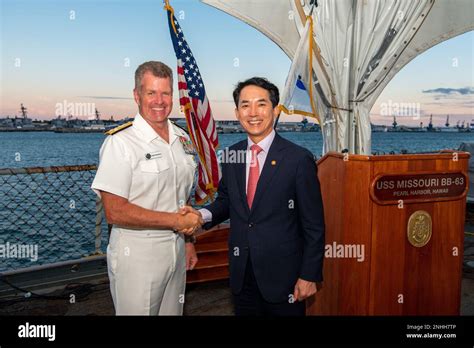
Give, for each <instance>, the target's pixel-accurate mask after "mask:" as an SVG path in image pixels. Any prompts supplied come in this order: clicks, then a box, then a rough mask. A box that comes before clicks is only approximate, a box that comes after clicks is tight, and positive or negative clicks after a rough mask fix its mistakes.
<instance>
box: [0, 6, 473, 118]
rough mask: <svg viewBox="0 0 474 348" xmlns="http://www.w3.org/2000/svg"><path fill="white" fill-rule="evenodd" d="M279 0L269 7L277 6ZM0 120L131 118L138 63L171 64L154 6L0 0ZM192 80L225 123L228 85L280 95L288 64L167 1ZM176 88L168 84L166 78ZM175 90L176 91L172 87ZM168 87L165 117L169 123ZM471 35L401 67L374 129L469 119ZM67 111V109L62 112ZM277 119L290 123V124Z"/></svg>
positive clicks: (226, 25) (247, 37) (264, 45)
mask: <svg viewBox="0 0 474 348" xmlns="http://www.w3.org/2000/svg"><path fill="white" fill-rule="evenodd" d="M277 1H279V0H277ZM0 3H1V6H0V19H1V24H0V37H1V43H0V45H1V46H0V51H1V62H0V80H1V84H0V101H1V105H0V117H6V116H14V115H19V109H20V104H21V103H23V104H24V105H25V106H26V107H27V108H28V115H29V117H31V118H33V119H52V118H55V117H57V115H58V114H62V115H65V114H66V113H67V110H68V107H69V108H70V107H71V106H73V107H75V109H74V110H75V111H76V113H75V114H76V115H77V114H81V112H82V114H84V115H81V116H80V118H90V117H91V116H89V115H88V112H84V111H81V110H91V109H92V110H93V109H94V108H97V109H98V110H99V111H100V113H101V116H102V118H106V119H108V118H110V117H111V116H113V117H114V119H116V120H118V119H122V118H124V117H133V116H134V115H135V114H136V110H137V108H136V105H135V102H134V101H133V98H132V90H133V85H134V80H133V75H134V71H135V69H136V67H137V66H138V65H139V64H141V63H142V62H144V61H148V60H161V61H163V62H165V63H167V64H168V65H170V66H171V67H172V68H173V69H174V71H175V67H176V57H175V55H174V51H173V47H172V43H171V40H170V36H169V30H168V24H167V18H166V11H165V10H163V3H162V1H161V0H134V1H132V0H0ZM170 3H171V5H172V6H173V7H174V9H175V15H176V16H177V18H178V20H179V22H180V25H181V27H182V29H183V31H184V34H185V37H186V39H187V41H188V44H189V45H190V47H191V49H192V51H193V54H194V57H195V59H196V61H197V64H198V66H199V70H200V71H201V75H202V77H203V80H204V84H205V87H206V92H207V95H208V98H209V100H210V103H211V107H212V110H213V115H214V118H215V119H217V120H222V119H229V120H230V119H234V104H233V101H232V90H233V88H234V86H235V84H236V83H237V82H238V81H241V80H244V79H246V78H248V77H251V76H256V75H257V76H264V77H267V78H268V79H269V80H270V81H272V82H273V83H275V84H276V85H277V86H278V87H279V88H280V91H281V90H282V89H283V87H284V83H285V79H286V76H287V74H288V70H289V68H290V64H291V62H290V59H289V58H288V57H287V56H286V55H285V54H284V53H283V51H282V50H281V49H280V48H279V47H278V46H277V45H276V44H274V43H273V42H272V41H271V40H270V39H268V38H267V37H265V36H264V35H263V34H261V33H260V32H258V31H257V30H256V29H254V28H252V27H250V26H249V25H247V24H245V23H243V22H241V21H239V20H237V19H235V18H234V17H232V16H230V15H228V14H226V13H224V12H221V11H219V10H217V9H215V8H213V7H210V6H208V5H205V4H203V3H201V2H199V1H197V0H171V1H170ZM175 80H176V79H175ZM175 83H176V82H175ZM177 94H178V93H177V86H175V102H174V106H175V107H174V110H173V114H172V115H173V116H179V115H180V114H179V103H178V100H177ZM473 95H474V33H473V32H469V33H465V34H463V35H460V36H458V37H455V38H452V39H450V40H448V41H445V42H443V43H441V44H438V45H436V46H435V47H433V48H431V49H429V50H428V51H426V52H425V53H423V54H422V55H420V56H418V57H417V58H415V59H414V60H413V61H411V62H410V63H409V64H407V65H406V66H405V67H404V68H403V69H402V70H401V71H400V72H399V73H398V74H397V75H396V76H395V78H394V79H393V80H392V81H391V82H390V83H389V84H388V85H387V87H386V88H385V90H384V91H383V92H382V94H381V95H380V96H379V98H378V100H377V102H376V103H375V105H374V107H373V108H372V111H371V120H372V122H373V123H376V124H391V122H392V121H393V120H392V118H391V117H390V116H385V115H384V110H385V109H384V108H386V107H387V106H392V107H393V106H394V105H395V106H396V105H400V106H401V103H416V105H417V108H419V111H420V112H421V115H422V117H421V119H420V120H416V119H413V117H404V118H402V119H400V118H399V119H398V122H399V123H402V124H411V125H414V124H419V122H420V121H421V122H425V124H427V123H428V115H429V114H433V115H434V117H433V121H434V123H435V125H442V124H444V122H445V119H446V114H450V121H451V124H454V123H455V122H456V121H457V120H460V121H462V120H465V121H466V122H469V121H470V120H471V119H474V101H473ZM69 110H70V109H69ZM281 120H283V121H285V120H288V121H300V120H301V117H299V116H292V117H289V116H282V118H281Z"/></svg>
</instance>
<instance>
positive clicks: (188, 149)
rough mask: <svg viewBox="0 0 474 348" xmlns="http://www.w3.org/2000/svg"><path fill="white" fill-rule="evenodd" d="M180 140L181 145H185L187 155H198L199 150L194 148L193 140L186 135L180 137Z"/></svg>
mask: <svg viewBox="0 0 474 348" xmlns="http://www.w3.org/2000/svg"><path fill="white" fill-rule="evenodd" d="M179 141H180V143H181V145H183V149H184V152H185V153H186V154H187V155H192V156H195V155H197V152H196V150H195V149H194V145H193V143H192V142H191V140H188V139H187V138H186V137H179Z"/></svg>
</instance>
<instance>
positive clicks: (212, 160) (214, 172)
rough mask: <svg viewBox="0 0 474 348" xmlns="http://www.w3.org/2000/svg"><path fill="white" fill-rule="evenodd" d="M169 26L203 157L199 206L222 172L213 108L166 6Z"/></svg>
mask: <svg viewBox="0 0 474 348" xmlns="http://www.w3.org/2000/svg"><path fill="white" fill-rule="evenodd" d="M165 9H166V10H167V11H168V25H169V30H170V35H171V40H172V41H173V47H174V51H175V53H176V58H177V59H178V89H179V103H180V105H181V108H182V110H183V111H184V113H185V116H186V123H187V125H188V130H189V136H190V138H191V141H192V142H193V144H194V147H195V148H196V150H197V152H198V155H199V169H198V182H197V185H196V190H195V200H196V203H197V204H203V203H204V202H206V201H207V200H208V198H211V199H212V197H213V194H214V193H215V192H216V191H217V187H218V185H219V180H220V177H221V171H220V167H219V163H218V161H217V156H216V149H217V147H218V146H219V140H218V138H217V130H216V124H215V122H214V119H213V118H212V112H211V106H210V104H209V100H208V99H207V96H206V91H205V89H204V82H203V81H202V77H201V74H200V72H199V69H198V66H197V64H196V60H195V59H194V56H193V54H192V52H191V49H190V48H189V46H188V43H187V42H186V39H185V38H184V35H183V30H182V29H181V27H180V26H179V23H178V21H177V20H176V17H175V16H174V11H173V8H172V7H171V6H169V5H168V4H166V6H165Z"/></svg>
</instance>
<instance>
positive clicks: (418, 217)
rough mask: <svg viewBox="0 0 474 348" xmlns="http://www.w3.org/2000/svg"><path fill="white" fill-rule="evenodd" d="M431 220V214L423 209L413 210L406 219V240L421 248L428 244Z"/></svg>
mask: <svg viewBox="0 0 474 348" xmlns="http://www.w3.org/2000/svg"><path fill="white" fill-rule="evenodd" d="M431 233H432V221H431V216H430V214H429V213H428V212H426V211H424V210H418V211H415V212H414V213H413V214H411V216H410V219H408V228H407V234H408V241H409V242H410V244H411V245H413V246H414V247H417V248H421V247H423V246H425V245H426V244H428V242H429V241H430V239H431Z"/></svg>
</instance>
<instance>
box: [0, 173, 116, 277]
mask: <svg viewBox="0 0 474 348" xmlns="http://www.w3.org/2000/svg"><path fill="white" fill-rule="evenodd" d="M96 170H97V166H96V165H78V166H60V167H33V168H9V169H0V272H1V271H6V270H14V269H18V268H23V267H29V266H37V265H43V264H48V263H53V262H59V261H65V260H72V259H77V258H81V257H84V256H88V255H91V254H100V253H103V252H104V251H105V250H102V246H105V245H106V243H107V238H108V236H107V233H102V231H106V230H107V225H106V223H105V219H103V208H102V204H101V202H100V200H98V199H97V197H96V195H95V194H94V192H93V191H92V190H91V188H90V186H91V183H92V180H93V178H94V175H95V172H96Z"/></svg>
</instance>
